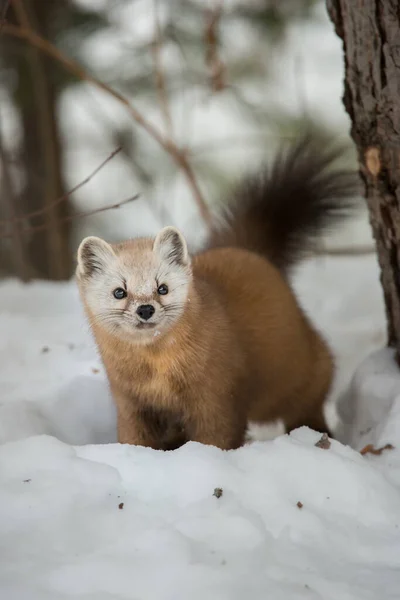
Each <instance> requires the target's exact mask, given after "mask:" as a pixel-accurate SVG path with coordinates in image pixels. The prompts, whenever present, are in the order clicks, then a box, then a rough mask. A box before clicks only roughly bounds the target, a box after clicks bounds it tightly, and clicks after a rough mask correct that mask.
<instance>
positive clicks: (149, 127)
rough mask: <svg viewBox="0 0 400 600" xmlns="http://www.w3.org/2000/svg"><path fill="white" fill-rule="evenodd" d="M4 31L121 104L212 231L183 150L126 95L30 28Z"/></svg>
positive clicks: (196, 183)
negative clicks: (179, 176)
mask: <svg viewBox="0 0 400 600" xmlns="http://www.w3.org/2000/svg"><path fill="white" fill-rule="evenodd" d="M3 32H4V33H6V34H8V35H12V36H14V37H17V38H20V39H24V40H26V41H27V42H29V43H30V44H32V45H33V46H35V47H36V48H39V49H40V50H42V51H43V52H45V53H46V54H48V55H49V56H51V57H52V58H53V59H55V60H56V61H58V62H59V63H60V64H62V65H63V66H64V68H66V69H67V70H68V71H69V72H70V73H72V74H73V75H74V76H75V77H77V78H78V79H81V80H82V81H87V82H89V83H91V84H93V85H95V86H96V87H97V88H99V89H101V90H103V91H105V92H106V93H108V94H109V95H110V96H112V97H113V98H115V99H116V100H117V101H118V102H120V103H121V104H123V106H125V108H126V109H127V111H128V112H129V114H130V115H131V117H132V118H133V119H134V121H135V122H136V123H137V124H138V125H139V126H140V127H142V128H143V129H144V130H145V131H147V133H148V134H149V135H150V136H151V137H152V138H153V139H154V140H155V141H156V142H157V143H158V144H159V145H160V146H161V147H162V148H163V149H164V150H165V151H166V152H167V153H168V154H170V156H171V157H172V158H173V160H174V161H175V163H176V164H177V165H178V167H180V168H181V170H182V171H183V173H184V175H185V177H186V179H187V181H188V183H189V186H190V188H191V190H192V193H193V197H194V199H195V201H196V203H197V206H198V208H199V212H200V214H201V216H202V218H203V219H204V221H205V222H206V223H207V225H208V226H209V227H210V228H212V219H211V213H210V210H209V208H208V206H207V204H206V202H205V200H204V198H203V195H202V193H201V190H200V187H199V184H198V182H197V179H196V176H195V174H194V171H193V169H192V166H191V164H190V161H189V160H188V158H187V155H186V151H185V149H182V148H180V147H179V146H177V145H176V144H175V143H174V142H173V141H172V140H170V139H168V138H165V137H164V136H163V135H162V134H161V133H160V132H159V131H158V129H156V128H155V127H154V125H153V124H152V123H150V122H149V121H147V119H145V118H144V117H143V116H142V114H141V113H140V112H139V111H138V110H137V108H135V106H134V105H133V104H132V103H131V102H129V100H128V99H127V98H125V96H123V95H122V94H120V93H119V92H117V91H116V90H114V89H112V88H111V87H110V86H109V85H107V84H106V83H104V82H102V81H100V80H99V79H97V78H96V77H93V76H92V75H90V74H89V73H87V72H86V71H85V69H83V68H82V67H81V66H80V65H79V64H78V63H76V62H75V61H73V60H71V59H70V58H68V57H66V56H65V55H64V54H63V53H62V52H60V50H58V48H56V46H54V44H52V43H51V42H49V41H48V40H45V39H43V38H42V37H41V36H40V35H37V34H36V33H35V32H34V31H32V30H31V29H27V28H24V27H15V26H13V25H5V26H4V27H3Z"/></svg>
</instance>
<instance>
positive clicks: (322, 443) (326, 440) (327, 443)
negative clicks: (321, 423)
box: [315, 433, 331, 450]
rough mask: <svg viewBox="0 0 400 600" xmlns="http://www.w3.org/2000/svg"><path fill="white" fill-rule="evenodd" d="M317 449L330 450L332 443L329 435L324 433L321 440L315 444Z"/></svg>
mask: <svg viewBox="0 0 400 600" xmlns="http://www.w3.org/2000/svg"><path fill="white" fill-rule="evenodd" d="M315 445H316V447H317V448H322V449H323V450H329V448H330V447H331V442H330V440H329V437H328V434H327V433H323V434H322V436H321V439H320V440H318V442H317V443H316V444H315Z"/></svg>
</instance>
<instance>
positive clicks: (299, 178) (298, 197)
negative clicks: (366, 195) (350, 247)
mask: <svg viewBox="0 0 400 600" xmlns="http://www.w3.org/2000/svg"><path fill="white" fill-rule="evenodd" d="M339 155H340V151H337V150H333V151H332V150H326V149H325V148H321V146H320V145H319V144H318V143H317V142H316V141H315V140H312V139H310V138H304V139H302V140H301V141H300V142H299V143H297V144H296V145H295V146H294V147H293V148H292V149H291V150H290V151H289V152H288V153H286V155H285V154H283V153H280V154H279V156H278V157H277V158H276V160H275V162H274V164H273V166H272V168H271V169H269V170H267V169H263V170H262V171H261V172H259V173H257V174H255V175H253V176H250V177H248V178H247V179H246V180H245V181H244V182H243V183H242V184H241V185H240V186H239V189H238V190H237V191H236V193H235V194H234V196H233V198H232V201H231V202H230V203H229V206H228V216H227V218H226V219H224V222H223V224H222V226H221V227H220V228H219V229H218V230H217V231H215V232H214V233H213V237H212V240H211V246H212V247H219V246H240V247H243V248H246V249H249V250H253V251H255V252H258V253H261V254H263V255H265V256H267V257H268V259H269V260H270V261H271V262H272V263H274V264H275V265H276V266H277V267H278V268H279V269H280V270H281V271H287V270H288V269H290V267H291V266H292V265H294V264H295V263H296V262H297V261H298V260H300V259H301V258H303V257H304V255H305V253H306V252H307V251H309V250H310V247H311V245H312V243H313V242H315V240H316V238H317V237H318V235H321V233H322V232H324V231H326V230H327V229H328V228H329V227H330V226H331V225H332V224H335V223H336V222H337V221H339V220H341V219H343V218H344V217H346V216H348V215H349V214H351V213H352V210H351V209H352V208H354V204H355V200H354V198H355V196H356V195H357V194H358V193H359V192H360V189H359V180H358V177H357V175H356V173H355V172H350V171H346V170H339V169H334V168H333V163H334V162H335V160H336V159H337V158H338V156H339Z"/></svg>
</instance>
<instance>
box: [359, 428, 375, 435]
mask: <svg viewBox="0 0 400 600" xmlns="http://www.w3.org/2000/svg"><path fill="white" fill-rule="evenodd" d="M370 431H372V427H367V429H363V430H362V431H360V435H366V434H367V433H369V432H370Z"/></svg>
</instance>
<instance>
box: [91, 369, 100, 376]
mask: <svg viewBox="0 0 400 600" xmlns="http://www.w3.org/2000/svg"><path fill="white" fill-rule="evenodd" d="M92 373H94V374H95V375H96V373H100V369H96V368H95V367H92Z"/></svg>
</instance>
